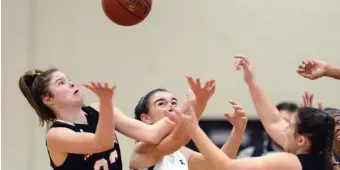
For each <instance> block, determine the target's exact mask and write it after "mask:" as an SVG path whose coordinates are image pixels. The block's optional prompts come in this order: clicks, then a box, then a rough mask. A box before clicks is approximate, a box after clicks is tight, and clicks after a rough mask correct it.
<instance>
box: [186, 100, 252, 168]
mask: <svg viewBox="0 0 340 170" xmlns="http://www.w3.org/2000/svg"><path fill="white" fill-rule="evenodd" d="M230 104H232V106H233V108H234V116H230V115H229V114H228V113H225V114H224V116H225V118H226V119H227V120H228V121H229V122H230V123H231V124H232V125H233V129H232V131H231V134H230V137H229V138H228V140H227V141H226V142H225V144H224V145H223V146H222V148H221V151H222V152H224V153H225V154H226V155H227V156H228V157H229V158H231V159H235V158H236V155H237V151H238V149H239V147H240V145H241V142H242V139H243V134H244V131H245V129H246V126H247V117H246V114H245V111H244V110H242V108H241V107H240V106H239V105H238V104H237V103H235V102H232V101H231V102H230ZM183 151H184V152H187V153H188V154H187V155H189V158H188V164H189V169H195V170H206V169H214V167H212V166H211V164H210V163H209V162H208V161H207V160H206V159H205V157H204V156H203V155H202V154H201V153H198V152H195V151H192V150H190V149H188V148H183Z"/></svg>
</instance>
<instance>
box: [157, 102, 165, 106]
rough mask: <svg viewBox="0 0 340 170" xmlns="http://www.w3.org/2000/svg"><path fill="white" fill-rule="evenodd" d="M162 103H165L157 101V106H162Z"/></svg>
mask: <svg viewBox="0 0 340 170" xmlns="http://www.w3.org/2000/svg"><path fill="white" fill-rule="evenodd" d="M164 105H165V103H164V102H158V103H157V106H164Z"/></svg>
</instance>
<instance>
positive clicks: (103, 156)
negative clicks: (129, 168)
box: [50, 106, 123, 170]
mask: <svg viewBox="0 0 340 170" xmlns="http://www.w3.org/2000/svg"><path fill="white" fill-rule="evenodd" d="M82 110H83V111H84V112H85V113H86V119H87V123H88V124H74V125H71V124H67V123H64V122H61V121H55V122H54V123H53V125H52V126H51V128H55V127H64V128H68V129H71V130H73V131H75V132H78V133H82V132H89V133H95V132H96V128H97V124H98V118H99V114H98V112H97V111H96V110H95V109H93V108H92V107H89V106H88V107H83V108H82ZM115 138H116V139H115V141H116V142H115V145H114V148H113V149H110V150H107V151H104V152H100V153H93V154H86V155H84V154H73V153H69V154H68V156H67V158H66V160H65V161H64V163H63V164H62V165H60V166H58V167H56V166H55V165H54V163H53V161H52V159H51V156H50V164H51V166H52V168H53V169H54V170H122V169H123V167H122V159H121V153H120V148H119V143H118V140H117V137H116V136H115Z"/></svg>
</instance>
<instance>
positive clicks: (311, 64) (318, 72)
mask: <svg viewBox="0 0 340 170" xmlns="http://www.w3.org/2000/svg"><path fill="white" fill-rule="evenodd" d="M327 67H328V64H327V63H326V62H324V61H319V60H306V61H302V64H301V65H299V69H298V70H297V73H298V74H299V75H301V76H302V77H305V78H308V79H310V80H315V79H318V78H320V77H323V76H325V74H326V71H327Z"/></svg>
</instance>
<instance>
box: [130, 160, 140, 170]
mask: <svg viewBox="0 0 340 170" xmlns="http://www.w3.org/2000/svg"><path fill="white" fill-rule="evenodd" d="M129 169H139V168H137V166H136V165H135V163H134V159H133V158H131V159H130V162H129Z"/></svg>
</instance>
